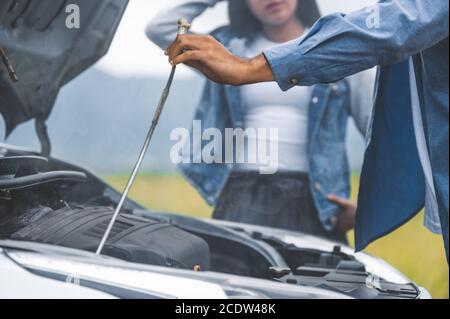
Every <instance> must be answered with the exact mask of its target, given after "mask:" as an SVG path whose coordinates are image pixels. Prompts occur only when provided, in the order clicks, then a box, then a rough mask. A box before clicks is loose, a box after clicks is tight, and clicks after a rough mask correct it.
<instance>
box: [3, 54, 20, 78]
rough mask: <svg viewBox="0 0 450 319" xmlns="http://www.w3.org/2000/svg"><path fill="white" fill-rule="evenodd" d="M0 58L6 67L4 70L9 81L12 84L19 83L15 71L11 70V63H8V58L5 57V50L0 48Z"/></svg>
mask: <svg viewBox="0 0 450 319" xmlns="http://www.w3.org/2000/svg"><path fill="white" fill-rule="evenodd" d="M0 57H1V59H2V61H3V64H4V65H5V67H6V70H7V71H8V74H9V77H10V78H11V80H12V81H13V82H17V81H19V77H18V76H17V74H16V71H14V68H13V66H12V64H11V62H10V61H9V58H8V56H7V55H6V50H5V49H4V48H0Z"/></svg>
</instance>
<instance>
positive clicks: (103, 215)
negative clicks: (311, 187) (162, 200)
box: [0, 152, 419, 299]
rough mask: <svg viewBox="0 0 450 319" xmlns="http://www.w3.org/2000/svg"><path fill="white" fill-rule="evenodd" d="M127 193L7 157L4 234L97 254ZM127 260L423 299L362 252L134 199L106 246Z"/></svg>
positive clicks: (1, 174)
mask: <svg viewBox="0 0 450 319" xmlns="http://www.w3.org/2000/svg"><path fill="white" fill-rule="evenodd" d="M119 197H120V194H119V193H118V192H116V191H115V190H113V189H112V188H111V187H109V186H108V185H107V184H105V183H104V182H102V181H101V180H100V179H98V178H97V177H95V176H94V175H92V174H90V173H89V172H87V171H85V170H83V169H80V168H78V167H75V166H72V165H70V164H66V163H64V162H61V161H57V160H52V159H47V158H43V157H39V156H34V155H29V154H20V153H14V152H9V153H8V154H5V156H4V157H2V158H0V239H12V240H18V241H28V242H37V243H45V244H51V245H57V246H63V247H69V248H75V249H80V250H84V251H91V252H95V250H96V248H97V246H98V244H99V242H100V240H101V237H102V235H103V233H104V232H105V230H106V227H107V225H108V223H109V221H110V219H111V216H112V214H113V212H114V207H115V205H116V203H117V201H118V198H119ZM103 253H104V254H105V255H108V256H111V257H115V258H118V259H121V260H125V261H129V262H133V263H139V264H148V265H156V266H163V267H170V268H179V269H187V270H192V271H212V272H218V273H225V274H232V275H237V276H245V277H252V278H260V279H266V280H271V281H277V282H281V283H284V284H291V285H307V286H312V287H318V288H325V289H328V290H333V291H336V292H340V293H344V294H346V295H348V296H351V297H357V298H388V297H389V298H407V299H409V298H417V297H418V296H419V290H418V288H417V287H416V286H414V285H413V284H408V285H401V284H395V283H389V282H387V281H384V280H383V279H381V278H378V277H376V276H373V275H371V274H370V273H368V272H367V271H366V268H365V266H364V265H363V264H362V263H360V262H359V261H358V260H356V259H355V257H354V256H351V255H348V254H345V253H343V252H342V250H341V247H340V246H335V248H334V250H333V251H330V252H329V251H322V250H319V249H310V248H301V247H297V246H295V245H292V244H286V243H285V242H283V241H281V240H279V239H277V238H275V237H272V236H270V235H266V234H264V233H262V232H254V231H253V232H249V231H247V230H245V229H244V228H239V227H234V228H230V227H221V226H218V225H214V224H213V223H208V222H205V221H202V220H198V219H193V218H188V217H183V216H178V215H171V214H164V213H155V212H150V211H148V210H146V209H144V208H143V207H141V206H140V205H138V204H136V203H134V202H132V201H131V200H128V201H127V202H126V203H125V205H124V208H123V210H122V212H121V214H120V216H119V218H118V220H117V223H116V224H115V225H114V227H113V230H112V232H111V236H110V239H109V240H108V242H107V244H106V246H105V249H104V251H103Z"/></svg>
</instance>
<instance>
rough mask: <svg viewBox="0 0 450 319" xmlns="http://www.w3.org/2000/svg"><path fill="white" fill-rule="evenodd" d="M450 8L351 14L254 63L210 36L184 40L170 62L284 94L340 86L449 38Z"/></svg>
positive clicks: (390, 3) (418, 4) (406, 5)
mask: <svg viewBox="0 0 450 319" xmlns="http://www.w3.org/2000/svg"><path fill="white" fill-rule="evenodd" d="M448 6H449V4H448V1H441V0H438V1H436V0H382V1H379V2H378V3H377V4H376V5H374V6H372V7H369V8H364V9H361V10H359V11H356V12H353V13H351V14H348V15H342V14H332V15H329V16H326V17H323V18H322V19H320V20H319V21H318V22H317V23H316V24H315V25H314V26H313V28H312V29H311V30H310V32H309V33H308V35H307V36H306V37H305V38H303V39H302V40H294V41H291V42H288V43H287V44H284V45H281V46H278V47H276V48H273V49H271V50H267V51H265V52H264V56H258V57H256V58H254V59H251V60H243V59H239V58H236V57H234V56H230V53H229V52H228V51H227V50H226V49H225V48H223V47H220V46H217V45H215V44H214V43H213V41H211V40H210V39H209V40H208V39H205V38H204V37H197V38H190V39H183V37H180V38H179V39H178V40H177V41H176V42H175V43H174V45H173V46H172V47H171V50H169V58H170V60H171V61H173V63H175V64H177V63H187V64H189V63H191V65H192V66H194V67H197V68H198V69H199V70H200V71H202V72H203V73H205V75H206V76H208V77H209V78H210V79H212V80H215V81H219V82H220V83H226V84H234V85H242V84H250V83H255V82H264V81H271V80H272V79H275V80H276V81H277V82H278V84H279V85H280V87H281V89H282V90H288V89H290V88H291V87H293V86H295V85H313V84H316V83H326V82H334V81H337V80H340V79H342V78H345V77H347V76H350V75H352V74H355V73H358V72H361V71H363V70H366V69H370V68H372V67H374V66H376V65H380V64H390V63H396V62H400V61H402V60H404V59H406V58H407V57H408V56H411V55H413V54H416V53H418V52H420V51H422V50H425V49H427V48H429V47H432V46H433V45H435V44H436V43H438V42H440V41H442V40H443V39H445V38H447V37H448V20H449V18H448ZM375 16H378V17H379V19H378V18H376V19H375V18H373V17H375ZM371 19H375V20H374V21H371ZM377 21H379V25H377ZM182 41H184V43H183V44H184V45H185V47H183V46H182V45H181V43H180V42H182ZM185 49H188V50H190V51H193V52H189V51H185ZM180 54H181V55H180ZM178 55H180V56H179V57H178ZM267 64H268V65H267ZM267 70H271V71H272V72H271V73H272V76H269V75H268V73H267Z"/></svg>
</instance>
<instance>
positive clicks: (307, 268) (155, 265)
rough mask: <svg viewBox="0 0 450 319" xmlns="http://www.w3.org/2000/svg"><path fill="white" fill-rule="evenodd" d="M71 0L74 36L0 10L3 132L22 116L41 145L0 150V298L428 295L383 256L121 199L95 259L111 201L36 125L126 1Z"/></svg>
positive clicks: (60, 25)
mask: <svg viewBox="0 0 450 319" xmlns="http://www.w3.org/2000/svg"><path fill="white" fill-rule="evenodd" d="M72 2H73V4H75V5H77V6H79V8H80V12H81V13H82V20H81V22H82V23H81V27H80V29H75V30H73V29H69V28H67V26H66V25H65V18H66V15H67V13H66V11H65V10H64V9H65V4H66V2H65V1H62V0H61V1H60V0H51V1H47V0H29V1H19V0H5V1H2V2H1V3H0V48H4V49H5V50H4V55H6V54H7V55H8V56H4V57H3V60H4V63H5V67H6V69H5V70H7V72H3V71H2V72H0V113H1V114H2V115H3V117H4V119H5V123H6V127H7V134H9V133H11V132H12V130H14V128H15V127H16V126H17V125H18V124H20V123H23V122H25V121H28V120H32V119H34V120H35V121H36V131H37V134H38V136H39V139H40V141H41V144H42V151H41V153H39V154H38V153H36V152H33V151H30V150H27V149H23V148H20V147H16V146H10V145H6V144H0V270H1V271H0V298H148V299H172V298H187V299H196V298H199V299H211V298H214V299H215V298H217V299H223V298H229V299H240V298H242V299H249V298H250V299H261V298H275V299H279V298H292V299H302V298H305V299H306V298H307V299H320V298H332V299H335V298H336V299H347V298H368V299H371V298H398V299H419V298H430V295H429V293H428V292H427V291H426V290H425V289H423V288H420V287H417V286H416V285H415V284H414V283H412V282H411V281H410V280H409V279H407V278H406V277H405V276H403V275H402V274H400V273H399V272H398V271H397V270H395V269H394V268H393V267H391V266H390V265H388V264H387V263H385V262H384V261H382V260H380V259H378V258H375V257H372V256H369V255H367V254H364V253H358V254H355V253H354V251H353V249H352V248H350V247H347V246H343V245H341V244H338V243H333V242H330V241H326V240H322V239H319V238H317V237H314V236H309V235H305V234H301V233H297V232H290V231H285V230H279V229H271V228H266V227H259V226H254V225H245V224H238V223H232V222H220V221H215V220H209V219H205V220H203V219H196V218H189V217H184V216H181V215H177V214H171V213H164V212H154V211H149V210H147V209H145V208H144V207H142V206H141V205H139V204H137V203H135V202H133V201H132V200H129V199H128V200H127V201H126V202H125V204H124V207H123V210H122V211H121V214H120V216H119V219H118V221H117V223H116V224H115V225H114V227H113V230H112V233H111V236H110V239H109V241H108V242H107V245H106V246H105V250H104V251H103V254H102V255H97V254H95V250H96V248H97V246H98V244H99V243H100V240H101V237H102V235H103V234H104V232H105V230H106V227H107V224H108V221H109V220H110V219H111V216H112V214H113V211H114V207H116V206H117V204H118V202H119V199H120V194H119V193H118V192H117V191H116V190H114V189H113V188H112V187H111V186H109V185H108V184H107V183H105V182H104V181H102V180H101V179H100V178H98V177H97V176H95V175H94V174H92V173H90V172H89V171H87V170H85V169H83V168H82V167H78V166H76V165H73V164H70V163H67V162H63V161H60V160H58V159H55V158H52V157H51V155H50V152H51V148H50V141H49V139H48V136H47V132H46V127H45V120H46V119H47V118H48V116H49V114H50V112H51V110H52V108H53V105H54V102H55V99H56V97H57V95H58V92H59V89H60V88H61V87H62V86H63V85H64V84H66V83H68V82H69V81H70V80H71V79H73V78H75V77H76V76H77V75H78V74H80V73H81V72H82V71H84V70H85V69H86V68H88V67H89V66H91V65H92V64H93V63H94V62H96V61H97V60H98V59H99V58H100V57H102V56H103V55H104V54H106V52H107V51H108V48H109V45H110V43H111V41H112V38H113V36H114V34H115V30H116V29H117V26H118V24H119V22H120V19H121V17H122V15H123V13H124V11H125V8H126V5H127V1H126V0H96V1H88V0H76V1H72ZM6 60H8V61H6ZM9 63H10V64H11V65H8V64H9ZM1 67H2V66H1V65H0V68H1ZM11 69H14V71H15V72H16V74H17V77H18V79H19V81H18V82H14V81H13V80H15V79H14V78H10V75H11Z"/></svg>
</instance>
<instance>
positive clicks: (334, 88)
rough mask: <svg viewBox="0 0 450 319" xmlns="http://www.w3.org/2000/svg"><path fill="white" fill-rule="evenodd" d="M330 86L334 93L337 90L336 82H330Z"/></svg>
mask: <svg viewBox="0 0 450 319" xmlns="http://www.w3.org/2000/svg"><path fill="white" fill-rule="evenodd" d="M330 88H331V92H333V93H336V92H337V91H338V85H337V83H331V84H330Z"/></svg>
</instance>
